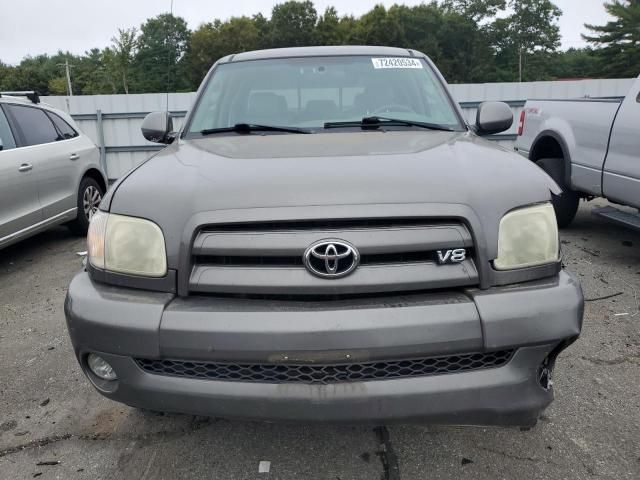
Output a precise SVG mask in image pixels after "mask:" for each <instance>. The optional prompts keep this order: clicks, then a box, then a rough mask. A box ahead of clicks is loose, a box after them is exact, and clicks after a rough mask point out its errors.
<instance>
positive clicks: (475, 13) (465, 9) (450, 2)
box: [442, 0, 506, 23]
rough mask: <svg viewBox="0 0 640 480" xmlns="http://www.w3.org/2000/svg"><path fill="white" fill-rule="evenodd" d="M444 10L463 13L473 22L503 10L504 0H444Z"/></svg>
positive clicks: (491, 16) (493, 15) (490, 16)
mask: <svg viewBox="0 0 640 480" xmlns="http://www.w3.org/2000/svg"><path fill="white" fill-rule="evenodd" d="M442 6H443V8H444V9H445V10H448V11H451V12H456V13H459V14H461V15H464V16H465V17H467V18H468V19H470V20H472V21H473V22H476V23H477V22H480V21H482V20H484V19H486V18H493V17H495V16H496V14H497V13H498V12H499V11H501V10H504V8H505V6H506V0H444V1H443V2H442Z"/></svg>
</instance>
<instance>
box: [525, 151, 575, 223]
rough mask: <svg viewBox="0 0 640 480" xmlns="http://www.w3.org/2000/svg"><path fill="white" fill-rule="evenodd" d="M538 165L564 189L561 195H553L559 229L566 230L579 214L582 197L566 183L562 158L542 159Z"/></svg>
mask: <svg viewBox="0 0 640 480" xmlns="http://www.w3.org/2000/svg"><path fill="white" fill-rule="evenodd" d="M536 165H538V166H539V167H540V168H541V169H542V170H544V171H545V172H546V173H547V175H549V176H550V177H551V178H553V179H554V180H555V182H556V183H557V184H558V186H559V187H560V188H561V189H562V193H561V194H560V195H553V194H552V195H551V196H552V202H553V209H554V210H555V211H556V219H557V221H558V227H560V228H564V227H567V226H569V224H570V223H571V222H572V221H573V219H574V217H575V216H576V213H577V212H578V204H579V202H580V195H578V193H577V192H574V191H573V190H571V189H570V188H569V187H568V186H567V184H566V182H565V179H564V162H563V160H562V159H560V158H541V159H540V160H538V161H537V162H536Z"/></svg>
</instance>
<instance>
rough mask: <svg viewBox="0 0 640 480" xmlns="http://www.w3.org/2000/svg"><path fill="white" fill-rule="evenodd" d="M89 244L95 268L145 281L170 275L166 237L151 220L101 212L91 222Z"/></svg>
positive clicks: (92, 263) (91, 259)
mask: <svg viewBox="0 0 640 480" xmlns="http://www.w3.org/2000/svg"><path fill="white" fill-rule="evenodd" d="M87 244H88V252H89V262H90V263H91V265H93V266H94V267H95V268H99V269H102V270H108V271H111V272H117V273H125V274H128V275H138V276H144V277H164V276H165V275H166V274H167V252H166V249H165V245H164V235H163V234H162V230H160V227H158V225H156V224H155V223H153V222H151V221H149V220H145V219H142V218H136V217H127V216H124V215H115V214H111V213H106V212H102V211H98V212H96V214H95V215H94V216H93V217H92V218H91V224H90V225H89V232H88V234H87Z"/></svg>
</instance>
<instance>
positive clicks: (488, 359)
mask: <svg viewBox="0 0 640 480" xmlns="http://www.w3.org/2000/svg"><path fill="white" fill-rule="evenodd" d="M513 353H514V350H513V349H511V350H500V351H494V352H484V353H467V354H461V355H449V356H441V357H426V358H410V359H405V360H384V361H372V362H363V363H344V364H325V365H319V364H302V365H294V364H283V363H221V362H216V363H209V362H190V361H181V360H154V359H136V362H137V364H138V365H139V366H140V368H142V370H144V371H145V372H147V373H152V374H156V375H169V376H174V377H185V378H197V379H208V380H218V381H225V382H248V383H301V384H321V385H327V384H332V383H346V382H362V381H371V380H388V379H394V378H408V377H420V376H428V375H445V374H450V373H459V372H467V371H472V370H482V369H487V368H496V367H501V366H503V365H506V364H507V363H508V362H509V360H510V359H511V357H512V356H513Z"/></svg>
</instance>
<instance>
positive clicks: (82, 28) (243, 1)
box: [0, 0, 608, 64]
mask: <svg viewBox="0 0 640 480" xmlns="http://www.w3.org/2000/svg"><path fill="white" fill-rule="evenodd" d="M173 1H174V6H173V9H174V14H176V15H180V16H182V17H183V18H185V19H186V20H187V22H188V24H189V28H191V29H195V28H197V27H198V26H199V25H200V24H202V23H205V22H209V21H212V20H213V19H215V18H220V19H222V20H225V19H227V18H229V17H232V16H240V15H253V14H255V13H258V12H261V13H262V14H264V15H265V16H269V15H270V12H271V9H272V7H273V5H275V4H277V3H282V2H283V1H284V0H232V1H229V0H173ZM5 2H7V3H8V2H10V0H0V60H1V61H3V62H4V63H8V64H17V63H19V62H20V60H21V59H22V58H23V57H24V56H26V55H37V54H40V53H48V54H54V53H56V52H57V51H58V50H63V51H67V50H68V51H70V52H72V53H74V54H82V53H84V52H85V51H86V50H89V49H90V48H93V47H98V48H103V47H106V46H107V45H109V43H110V39H111V37H112V36H113V35H114V34H115V33H116V32H117V29H118V28H129V27H133V26H139V25H140V24H141V23H143V22H144V21H145V20H146V19H147V18H149V17H153V16H155V15H158V14H159V13H164V12H167V11H169V9H170V5H171V0H19V1H17V2H14V1H12V2H11V6H10V7H9V8H3V7H2V4H3V3H5ZM377 3H382V4H384V5H386V6H391V5H392V4H394V3H402V4H405V5H417V4H420V3H422V1H421V0H416V1H412V0H395V1H394V0H315V1H314V4H315V6H316V9H317V10H318V12H319V13H321V12H323V11H324V9H325V8H326V7H327V6H334V7H336V9H337V10H338V13H339V14H341V15H342V14H353V15H356V16H357V15H360V14H362V13H364V12H367V11H368V10H370V9H371V8H372V7H373V6H374V5H375V4H377ZM555 3H556V5H558V6H559V7H560V8H561V9H562V11H563V16H562V17H561V19H560V33H561V35H562V47H563V48H570V47H581V46H584V45H585V43H584V41H583V40H582V39H581V37H580V34H581V33H586V32H585V29H584V26H583V25H584V24H585V23H591V24H596V25H598V24H604V23H606V22H607V20H608V16H607V14H606V12H605V10H604V6H603V5H604V3H605V0H555ZM425 53H427V54H428V53H429V52H425Z"/></svg>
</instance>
